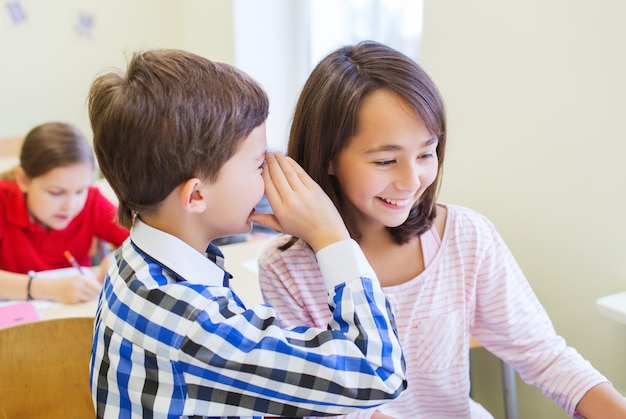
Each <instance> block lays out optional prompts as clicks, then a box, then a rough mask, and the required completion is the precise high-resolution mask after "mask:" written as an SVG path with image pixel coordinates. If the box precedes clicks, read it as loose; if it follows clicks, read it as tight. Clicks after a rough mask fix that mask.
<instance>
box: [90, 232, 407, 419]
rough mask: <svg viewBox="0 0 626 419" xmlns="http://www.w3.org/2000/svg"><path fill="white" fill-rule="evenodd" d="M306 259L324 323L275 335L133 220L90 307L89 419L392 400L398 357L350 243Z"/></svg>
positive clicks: (367, 273)
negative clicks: (325, 308)
mask: <svg viewBox="0 0 626 419" xmlns="http://www.w3.org/2000/svg"><path fill="white" fill-rule="evenodd" d="M316 256H317V258H318V261H319V264H320V267H321V268H322V272H323V273H324V277H325V278H326V281H327V287H328V290H329V305H330V308H331V310H332V311H333V318H332V320H331V322H330V323H329V326H328V329H318V328H311V327H298V328H295V329H292V330H285V329H282V328H281V327H280V326H279V324H278V322H277V320H276V313H275V312H274V310H273V309H272V308H271V307H269V306H266V305H259V306H256V307H253V308H251V309H246V308H245V307H244V305H243V303H242V302H241V301H240V299H239V298H238V297H237V296H236V295H235V294H234V293H233V291H232V290H231V289H230V288H228V287H227V286H225V285H224V284H225V283H224V278H225V275H228V274H227V273H225V271H224V270H223V269H222V268H221V267H220V266H218V265H217V264H216V263H214V262H213V261H211V260H210V259H209V258H207V257H205V256H204V255H202V254H200V253H199V252H197V251H196V250H194V249H192V248H191V247H190V246H189V245H187V244H186V243H184V242H183V241H181V240H179V239H178V238H176V237H174V236H171V235H169V234H167V233H164V232H162V231H159V230H156V229H154V228H152V227H150V226H148V225H146V224H144V223H142V222H141V221H140V220H137V221H136V224H135V226H134V227H133V230H132V232H131V237H130V238H129V239H128V240H127V241H126V242H125V243H124V244H123V245H122V247H121V248H120V249H118V251H117V253H116V255H115V263H114V264H113V265H112V267H111V268H110V269H109V274H108V276H107V279H106V281H105V283H104V287H103V290H102V294H101V296H100V301H99V304H98V312H97V315H96V326H95V335H94V342H93V351H92V357H91V389H92V390H91V391H92V396H93V398H94V402H95V406H96V411H97V416H98V417H106V418H145V417H153V418H179V417H259V416H260V415H261V416H262V415H264V414H269V415H275V416H291V417H293V416H296V417H301V416H308V415H313V416H320V415H329V414H342V413H347V412H350V411H352V410H354V409H355V408H370V407H373V406H376V405H379V404H381V403H383V402H385V401H387V400H391V399H394V398H395V397H397V396H398V395H399V394H400V393H401V392H402V390H403V389H404V388H405V387H406V381H405V377H404V370H405V368H404V358H403V355H402V350H401V348H400V343H399V341H398V339H397V336H396V330H395V323H394V319H393V315H392V313H391V310H390V308H389V304H388V303H387V300H386V299H385V297H384V295H383V292H382V290H381V288H380V285H379V283H378V280H377V279H376V276H375V274H374V273H373V270H372V268H371V267H370V266H369V264H368V263H367V260H366V259H365V257H364V256H363V253H362V252H361V250H360V249H359V247H358V245H357V244H356V243H355V242H354V241H352V240H344V241H342V242H339V243H335V244H333V245H331V246H328V247H326V248H324V249H322V250H321V251H320V252H318V253H317V255H316ZM233 280H236V278H234V279H233Z"/></svg>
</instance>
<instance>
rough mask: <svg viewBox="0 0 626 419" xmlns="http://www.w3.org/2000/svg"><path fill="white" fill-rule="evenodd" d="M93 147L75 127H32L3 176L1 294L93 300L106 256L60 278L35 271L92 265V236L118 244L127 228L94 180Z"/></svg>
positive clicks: (0, 193) (0, 200)
mask: <svg viewBox="0 0 626 419" xmlns="http://www.w3.org/2000/svg"><path fill="white" fill-rule="evenodd" d="M94 169H95V165H94V156H93V152H92V150H91V148H90V146H89V144H88V143H87V141H86V140H85V138H84V137H83V135H82V134H81V133H80V132H79V131H78V130H77V129H76V128H74V127H72V126H71V125H68V124H64V123H47V124H43V125H40V126H38V127H35V128H33V129H32V130H31V131H30V132H29V133H28V135H27V136H26V138H25V139H24V143H23V145H22V148H21V152H20V164H19V166H17V167H16V168H15V169H13V170H12V171H11V172H8V173H5V174H4V175H3V176H2V180H0V299H19V300H24V299H29V300H30V299H41V300H54V301H59V302H63V303H78V302H82V301H88V300H91V299H93V298H95V297H96V296H97V295H98V293H99V292H100V289H101V287H102V284H101V283H102V281H103V280H104V275H105V274H106V264H107V262H108V260H109V259H108V258H104V259H103V260H102V263H101V264H100V267H98V268H97V269H93V270H91V269H83V270H82V273H81V274H72V275H70V276H62V277H55V278H44V277H39V278H38V277H37V272H38V271H43V270H51V269H58V268H66V267H68V266H70V262H68V260H67V258H66V256H65V252H66V251H69V252H70V254H72V255H73V256H74V257H75V259H76V261H77V262H78V264H80V265H82V266H89V265H91V259H90V249H91V248H92V244H93V242H94V238H97V239H101V240H102V241H105V242H108V243H111V244H112V245H114V246H119V245H120V244H122V242H123V241H124V240H125V239H126V237H128V234H129V233H128V230H126V229H125V228H123V227H120V226H119V225H118V224H117V223H116V222H115V219H114V216H115V211H116V208H115V206H114V205H113V204H112V203H111V202H110V201H108V200H107V199H106V198H105V197H104V196H103V195H102V194H101V193H100V191H99V190H98V189H97V188H96V187H95V186H91V183H92V181H93V175H94Z"/></svg>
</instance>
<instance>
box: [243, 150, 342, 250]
mask: <svg viewBox="0 0 626 419" xmlns="http://www.w3.org/2000/svg"><path fill="white" fill-rule="evenodd" d="M266 162H267V164H266V166H265V168H264V169H263V179H264V180H265V194H266V196H267V200H268V202H269V204H270V206H271V207H272V209H273V211H274V215H272V214H253V215H251V216H250V218H249V221H251V222H256V223H258V224H262V225H264V226H267V227H271V228H273V229H274V230H277V231H281V232H283V233H287V234H291V235H294V236H297V237H299V238H301V239H303V240H304V241H306V242H307V243H309V245H310V246H311V247H312V248H313V250H314V251H315V252H317V251H318V250H320V249H322V248H324V247H326V246H328V245H329V244H332V243H334V242H337V241H340V240H343V239H347V238H349V237H350V234H349V233H348V229H347V228H346V226H345V224H344V222H343V220H342V219H341V216H340V215H339V212H338V211H337V208H335V205H334V204H333V202H332V201H331V200H330V198H329V197H328V195H326V193H324V191H323V190H322V188H321V187H320V186H319V185H318V184H317V183H315V181H313V179H311V177H310V176H309V175H308V174H307V173H306V172H305V171H304V169H302V168H301V167H300V166H299V165H298V164H297V163H296V162H295V161H294V160H293V159H291V158H290V157H286V156H283V155H282V154H280V153H273V152H268V153H267V156H266Z"/></svg>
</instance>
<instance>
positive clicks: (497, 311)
mask: <svg viewBox="0 0 626 419" xmlns="http://www.w3.org/2000/svg"><path fill="white" fill-rule="evenodd" d="M447 208H448V216H447V221H446V227H445V231H444V234H443V237H442V239H441V244H440V246H439V248H438V249H436V251H435V254H434V257H433V259H432V260H431V261H430V263H428V264H426V265H427V266H426V269H425V270H424V271H423V272H422V273H421V274H419V275H418V276H417V277H416V278H414V279H412V280H410V281H407V282H405V283H402V284H399V285H395V286H390V287H385V288H384V292H385V294H386V296H387V298H388V299H389V302H390V303H391V306H392V308H393V310H394V312H395V315H396V322H397V327H398V333H399V336H400V341H401V343H402V346H403V349H404V352H405V357H406V363H407V379H408V388H407V390H405V391H404V393H403V394H402V395H400V397H399V398H398V399H396V400H393V401H391V402H388V403H386V404H385V405H383V406H379V407H378V410H380V411H382V412H383V413H385V414H387V415H390V416H393V417H395V418H408V417H425V418H429V419H433V418H442V419H443V418H445V419H451V418H470V417H471V418H492V415H491V414H490V413H488V412H487V411H486V410H485V409H484V408H483V407H482V406H480V405H479V404H478V403H476V402H474V401H473V400H471V399H470V397H469V392H470V381H469V367H470V366H469V356H468V351H469V337H470V334H471V335H473V336H474V337H475V338H476V339H478V340H479V341H480V342H481V343H482V344H483V346H485V347H486V348H487V349H488V350H489V351H491V352H492V353H494V354H495V355H496V356H498V357H499V358H501V359H503V360H504V361H505V362H507V363H509V364H511V365H513V366H514V367H515V369H516V370H517V371H518V373H519V374H520V377H521V378H522V379H523V380H524V381H525V382H526V383H528V384H531V385H535V386H537V387H538V388H540V389H541V390H542V392H543V393H544V394H545V395H546V396H547V397H549V398H550V399H552V400H553V401H554V402H555V403H557V404H558V405H559V406H561V408H562V409H564V410H565V412H567V413H568V414H569V415H570V416H573V417H579V416H577V414H576V413H575V411H574V409H575V407H576V405H577V404H578V402H579V400H580V399H581V397H582V396H583V395H584V394H585V393H586V392H587V391H588V390H589V389H590V388H591V387H593V386H595V385H597V384H599V383H601V382H605V381H607V379H606V378H605V377H604V376H602V375H601V374H600V373H599V372H598V371H596V370H595V369H594V368H593V367H592V366H591V364H590V363H589V362H588V361H586V360H585V359H583V358H582V356H581V355H580V354H579V353H578V352H577V351H576V350H575V349H574V348H572V347H569V346H567V344H566V342H565V340H564V339H563V338H562V337H561V336H559V335H557V334H556V332H555V330H554V328H553V326H552V323H551V321H550V319H549V318H548V315H547V313H546V312H545V310H544V308H543V307H542V306H541V304H540V303H539V301H538V299H537V297H536V296H535V294H534V293H533V291H532V289H531V288H530V285H529V284H528V282H527V280H526V278H525V277H524V275H523V273H522V272H521V270H520V268H519V266H518V264H517V262H516V261H515V259H514V258H513V256H512V254H511V253H510V251H509V249H508V248H507V246H506V244H505V243H504V241H503V239H502V237H501V236H500V235H499V234H498V232H497V231H496V230H495V228H494V226H493V225H492V223H491V222H490V221H489V220H488V219H486V218H485V217H484V216H482V215H480V214H478V213H476V212H474V211H472V210H469V209H467V208H463V207H458V206H453V205H447ZM426 234H430V233H426ZM287 239H288V237H286V236H282V237H278V238H277V239H275V240H274V242H273V243H272V244H271V245H270V246H269V247H268V248H267V249H266V250H265V251H264V252H263V254H262V255H261V258H260V259H259V279H260V283H261V290H262V292H263V296H264V298H265V300H266V301H267V303H268V304H270V305H272V306H274V307H275V309H276V311H277V313H278V315H279V320H280V322H281V323H282V325H283V326H285V327H293V326H299V325H315V326H318V327H325V325H326V324H327V323H328V320H329V318H330V317H331V316H330V312H329V309H328V306H327V303H326V301H327V293H326V289H325V288H324V281H323V279H322V277H321V274H320V271H319V268H318V267H317V263H316V260H315V254H314V253H313V251H311V249H310V248H309V247H308V246H307V245H306V244H304V243H303V242H302V241H298V242H297V243H296V244H295V245H294V246H292V247H291V248H290V249H288V250H286V251H284V252H283V251H279V250H277V249H276V247H277V246H279V245H281V244H282V243H284V242H285V241H286V240H287ZM422 242H423V243H429V242H430V243H431V245H432V238H431V239H430V240H426V241H424V240H422ZM435 246H436V243H435ZM431 250H432V249H431ZM426 253H430V254H432V251H431V252H428V251H426ZM425 262H427V260H426V261H425ZM374 410H376V409H374ZM372 412H373V410H368V411H361V412H356V413H354V414H351V415H349V416H346V417H349V418H352V419H355V418H359V419H360V418H369V417H370V416H371V414H372Z"/></svg>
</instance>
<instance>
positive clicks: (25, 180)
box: [13, 166, 30, 193]
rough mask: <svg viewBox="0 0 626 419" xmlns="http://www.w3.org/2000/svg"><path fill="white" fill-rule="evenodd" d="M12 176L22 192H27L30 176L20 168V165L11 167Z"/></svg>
mask: <svg viewBox="0 0 626 419" xmlns="http://www.w3.org/2000/svg"><path fill="white" fill-rule="evenodd" d="M13 176H15V181H16V182H17V186H18V187H19V188H20V190H21V191H22V192H24V193H27V192H28V189H29V187H30V178H29V177H28V175H27V174H26V172H25V171H24V169H23V168H22V166H17V167H16V168H15V169H13Z"/></svg>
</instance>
